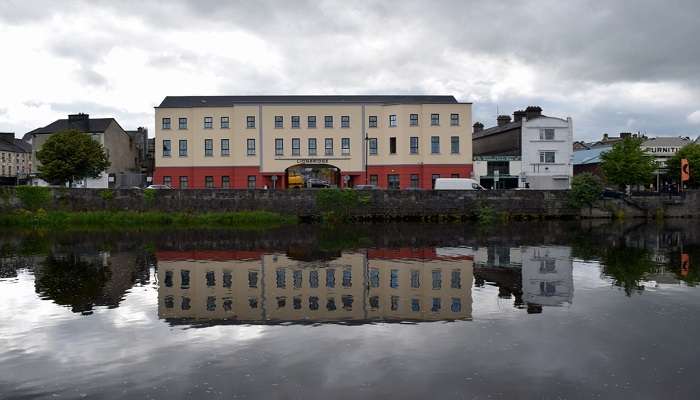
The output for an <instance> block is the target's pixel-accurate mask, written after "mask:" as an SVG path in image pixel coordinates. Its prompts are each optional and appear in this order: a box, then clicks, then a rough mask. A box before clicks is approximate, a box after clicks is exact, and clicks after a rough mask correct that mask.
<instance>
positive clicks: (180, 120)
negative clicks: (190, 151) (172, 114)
mask: <svg viewBox="0 0 700 400" xmlns="http://www.w3.org/2000/svg"><path fill="white" fill-rule="evenodd" d="M178 127H179V128H180V129H187V118H178Z"/></svg>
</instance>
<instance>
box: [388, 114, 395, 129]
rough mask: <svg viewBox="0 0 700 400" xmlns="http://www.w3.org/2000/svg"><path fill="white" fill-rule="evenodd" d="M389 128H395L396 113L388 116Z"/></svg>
mask: <svg viewBox="0 0 700 400" xmlns="http://www.w3.org/2000/svg"><path fill="white" fill-rule="evenodd" d="M389 128H396V114H391V115H390V116H389Z"/></svg>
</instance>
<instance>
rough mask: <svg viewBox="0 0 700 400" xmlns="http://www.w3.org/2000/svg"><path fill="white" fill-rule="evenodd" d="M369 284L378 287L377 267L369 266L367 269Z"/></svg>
mask: <svg viewBox="0 0 700 400" xmlns="http://www.w3.org/2000/svg"><path fill="white" fill-rule="evenodd" d="M369 284H370V287H373V288H378V287H379V269H378V268H370V269H369Z"/></svg>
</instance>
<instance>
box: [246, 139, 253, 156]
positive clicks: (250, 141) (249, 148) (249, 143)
mask: <svg viewBox="0 0 700 400" xmlns="http://www.w3.org/2000/svg"><path fill="white" fill-rule="evenodd" d="M246 146H247V147H246V154H248V155H249V156H254V155H255V139H248V140H247V141H246Z"/></svg>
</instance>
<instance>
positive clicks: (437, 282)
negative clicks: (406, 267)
mask: <svg viewBox="0 0 700 400" xmlns="http://www.w3.org/2000/svg"><path fill="white" fill-rule="evenodd" d="M432 275H433V289H436V290H437V289H442V271H440V270H439V269H438V270H435V271H433V273H432Z"/></svg>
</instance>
